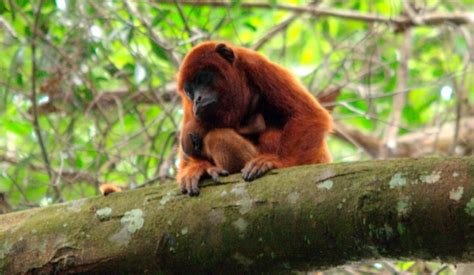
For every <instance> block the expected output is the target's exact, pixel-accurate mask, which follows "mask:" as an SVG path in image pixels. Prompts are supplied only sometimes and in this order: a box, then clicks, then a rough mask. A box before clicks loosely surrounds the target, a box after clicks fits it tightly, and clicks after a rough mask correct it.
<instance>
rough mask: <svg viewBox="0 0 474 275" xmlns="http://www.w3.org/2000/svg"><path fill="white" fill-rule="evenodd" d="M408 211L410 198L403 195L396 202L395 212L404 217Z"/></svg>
mask: <svg viewBox="0 0 474 275" xmlns="http://www.w3.org/2000/svg"><path fill="white" fill-rule="evenodd" d="M409 211H410V198H409V197H403V198H402V199H400V200H399V201H398V202H397V213H398V216H400V217H404V216H406V215H407V214H408V212H409Z"/></svg>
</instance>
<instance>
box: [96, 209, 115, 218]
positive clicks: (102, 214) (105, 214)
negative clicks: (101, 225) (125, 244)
mask: <svg viewBox="0 0 474 275" xmlns="http://www.w3.org/2000/svg"><path fill="white" fill-rule="evenodd" d="M95 215H96V216H97V218H99V220H100V221H106V220H109V219H110V217H111V216H112V208H110V207H104V208H101V209H98V210H97V211H95Z"/></svg>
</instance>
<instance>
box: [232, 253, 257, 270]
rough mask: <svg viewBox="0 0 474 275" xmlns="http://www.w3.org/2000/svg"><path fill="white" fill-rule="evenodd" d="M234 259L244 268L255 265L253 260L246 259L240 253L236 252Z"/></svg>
mask: <svg viewBox="0 0 474 275" xmlns="http://www.w3.org/2000/svg"><path fill="white" fill-rule="evenodd" d="M232 258H234V259H235V260H237V262H238V263H240V264H241V265H243V266H246V267H248V266H250V265H252V264H253V260H252V259H250V258H248V257H245V256H244V255H242V254H240V253H239V252H236V253H235V254H234V255H232Z"/></svg>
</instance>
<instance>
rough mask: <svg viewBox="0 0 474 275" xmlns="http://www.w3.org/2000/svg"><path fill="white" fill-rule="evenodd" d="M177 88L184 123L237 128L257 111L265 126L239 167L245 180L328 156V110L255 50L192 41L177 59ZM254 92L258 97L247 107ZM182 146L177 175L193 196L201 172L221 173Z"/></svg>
mask: <svg viewBox="0 0 474 275" xmlns="http://www.w3.org/2000/svg"><path fill="white" fill-rule="evenodd" d="M178 93H179V94H180V96H181V97H182V102H183V110H184V116H183V125H186V124H187V123H188V122H189V121H192V120H197V121H199V123H202V124H204V125H207V126H206V127H212V128H213V129H214V128H232V129H237V128H238V127H240V126H241V125H242V124H243V123H244V122H245V121H246V120H247V119H248V117H251V116H252V115H254V114H257V113H260V114H262V116H263V118H264V121H265V124H266V128H265V130H264V131H263V132H261V133H260V134H258V137H257V140H256V142H255V147H256V149H257V152H258V153H257V155H256V156H255V157H254V158H252V159H251V160H250V161H247V163H246V164H245V167H244V168H243V169H242V174H243V178H244V180H246V181H251V180H253V179H255V178H257V177H259V176H262V175H263V174H264V173H265V172H267V171H269V170H271V169H273V168H281V167H289V166H295V165H302V164H311V163H326V162H330V161H331V155H330V153H329V151H328V148H327V144H326V140H325V137H326V134H327V133H328V132H329V131H331V128H332V122H331V117H330V115H329V113H328V112H327V111H326V110H325V109H324V108H323V107H322V106H321V105H320V104H319V103H318V101H317V100H316V99H315V98H314V97H313V96H312V95H311V94H310V93H309V92H308V91H307V90H306V89H305V88H304V87H303V85H301V84H300V82H299V81H298V80H297V79H296V78H295V77H293V76H292V75H291V73H290V72H289V71H288V70H286V69H285V68H283V67H281V66H279V65H277V64H275V63H273V62H271V61H269V60H268V59H267V58H265V57H264V56H262V55H261V54H259V53H257V52H255V51H252V50H249V49H245V48H241V47H236V46H232V45H230V44H227V43H218V42H204V43H201V44H199V45H197V46H196V47H194V48H193V49H192V50H191V51H190V52H189V53H188V54H187V55H186V57H185V59H184V61H183V63H182V64H181V67H180V71H179V74H178ZM255 95H259V97H260V100H259V103H258V106H257V107H256V108H252V107H251V105H252V104H251V102H252V98H253V96H255ZM181 139H182V136H181ZM228 142H230V143H232V140H230V139H228ZM181 150H182V149H181ZM181 150H180V163H179V169H178V175H177V180H178V182H179V184H180V185H181V187H182V190H183V192H187V193H189V194H190V195H197V194H198V193H199V189H198V183H199V180H200V178H201V177H202V176H203V175H205V174H209V175H210V176H211V177H212V178H213V179H216V178H218V176H219V174H221V173H223V169H221V168H219V167H216V166H215V165H213V164H212V163H211V162H210V161H208V160H206V159H199V158H185V157H184V154H183V152H182V151H181ZM224 174H225V173H224Z"/></svg>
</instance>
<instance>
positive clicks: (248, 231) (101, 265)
mask: <svg viewBox="0 0 474 275" xmlns="http://www.w3.org/2000/svg"><path fill="white" fill-rule="evenodd" d="M473 226H474V158H473V157H467V158H466V157H465V158H447V159H439V158H424V159H397V160H390V161H368V162H357V163H340V164H329V165H313V166H300V167H294V168H290V169H282V170H277V171H273V172H271V173H270V174H269V175H266V176H265V177H263V178H261V179H259V180H256V181H254V182H251V183H245V182H242V180H241V178H240V176H239V175H233V176H230V177H226V178H224V179H223V182H222V183H221V184H218V185H215V184H209V183H208V184H205V185H204V186H203V187H202V189H201V195H200V196H199V197H196V198H190V197H187V196H185V195H181V194H179V192H178V188H177V186H176V185H175V184H163V185H161V186H156V187H149V188H141V189H136V190H132V191H128V192H123V193H115V194H112V195H110V196H108V197H95V198H89V199H83V200H79V201H74V202H70V203H64V204H59V205H54V206H50V207H45V208H41V209H32V210H28V211H22V212H16V213H10V214H7V215H2V216H0V273H2V274H3V273H5V274H15V273H20V274H21V273H27V274H28V273H31V274H36V273H39V274H42V273H53V272H58V273H62V272H90V273H103V272H114V273H127V274H130V273H140V274H141V273H143V272H147V271H148V272H150V273H153V274H155V273H184V272H212V273H214V272H218V273H220V272H222V273H240V272H242V271H247V272H248V271H251V272H267V271H284V270H287V269H289V270H295V269H309V268H322V267H329V266H334V265H339V264H342V263H345V262H347V261H357V260H363V259H367V258H378V257H388V258H402V257H403V258H419V259H426V260H441V261H449V262H461V261H474V231H473Z"/></svg>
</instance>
